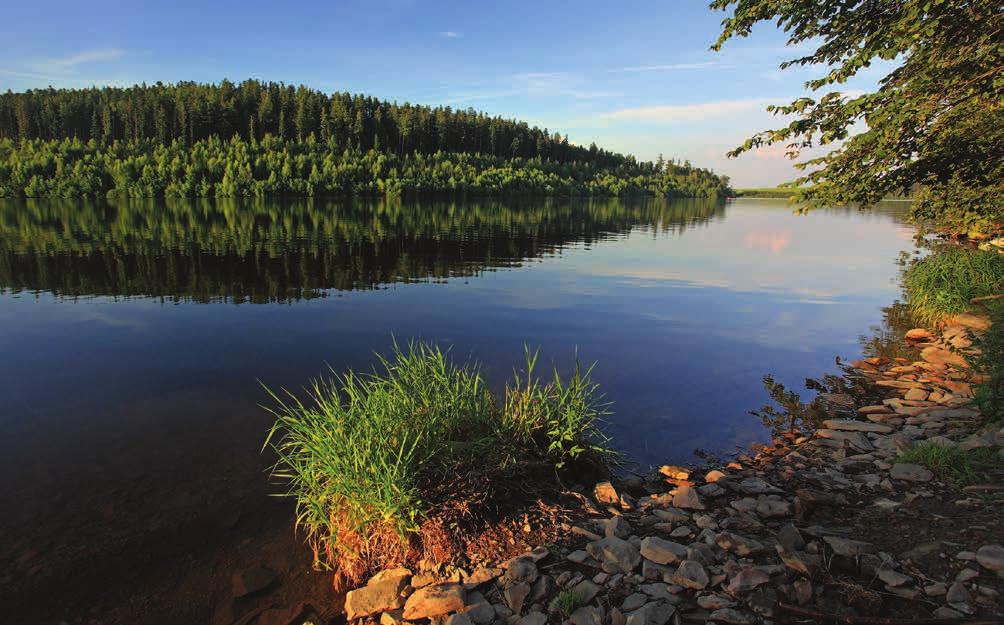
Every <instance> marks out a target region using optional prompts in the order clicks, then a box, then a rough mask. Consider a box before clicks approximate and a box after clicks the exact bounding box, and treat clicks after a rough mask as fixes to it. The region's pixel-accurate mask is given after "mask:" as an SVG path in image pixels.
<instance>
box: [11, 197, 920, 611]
mask: <svg viewBox="0 0 1004 625" xmlns="http://www.w3.org/2000/svg"><path fill="white" fill-rule="evenodd" d="M913 236H914V230H913V228H912V227H911V226H910V225H909V224H907V223H906V222H905V219H904V214H903V208H902V205H901V204H888V205H882V206H880V207H878V208H877V209H875V210H872V211H869V212H859V211H857V210H854V209H831V210H819V211H814V212H812V213H810V214H808V215H804V216H799V215H794V214H792V209H791V207H790V206H789V205H788V204H787V203H786V202H784V201H781V200H759V199H757V200H752V199H751V200H736V201H731V202H728V203H722V202H716V201H710V200H690V201H661V200H660V201H657V200H647V201H637V202H627V201H614V200H603V201H599V200H593V201H589V200H582V201H567V200H565V201H558V200H555V201H551V200H540V201H531V200H523V201H495V200H489V201H465V202H460V201H457V202H432V201H429V202H424V201H423V202H417V201H408V200H402V201H396V200H387V201H359V202H354V203H339V202H334V201H322V200H314V201H247V202H237V201H231V200H219V201H187V200H174V201H166V202H165V201H153V200H128V201H127V200H117V201H114V202H110V201H109V202H104V201H102V202H80V201H56V200H53V201H31V200H28V201H23V200H18V201H15V200H0V350H2V353H3V361H2V365H0V392H2V397H3V403H2V409H0V432H2V434H3V436H2V437H0V468H2V473H0V475H2V477H0V508H2V509H3V510H5V514H4V515H3V516H4V518H3V520H2V521H0V538H3V540H0V544H3V545H4V546H3V547H0V563H3V564H4V565H5V566H4V567H3V568H4V569H5V570H8V571H16V572H17V574H16V575H15V573H8V574H6V576H7V581H12V580H13V579H14V578H15V577H16V578H17V579H18V580H21V578H22V577H24V578H25V579H27V580H28V581H27V582H23V583H25V584H28V586H25V587H21V588H20V589H19V592H20V596H21V597H22V598H24V597H32V596H34V595H32V594H31V592H32V591H31V584H33V583H34V584H36V586H38V587H39V588H41V587H42V586H43V582H44V581H45V580H49V581H50V582H51V580H53V579H61V578H77V579H79V577H80V576H81V574H84V575H85V576H86V575H88V574H93V575H100V576H105V577H104V579H110V580H114V579H115V577H114V575H112V574H110V573H108V571H109V570H110V569H112V568H115V567H118V568H122V567H123V566H124V565H123V563H124V562H128V563H134V562H136V561H137V560H138V561H140V562H142V563H144V564H143V567H146V568H144V570H146V569H148V568H149V567H150V566H155V565H164V566H168V564H165V563H164V560H170V561H172V562H174V560H172V559H175V560H176V561H177V562H189V563H190V557H193V556H189V555H186V554H189V553H190V552H193V551H198V549H200V548H208V547H205V544H206V541H205V540H203V539H202V538H200V537H199V531H200V529H199V528H204V527H206V526H210V525H211V526H213V527H217V526H225V527H229V526H230V521H229V519H231V518H233V519H245V520H243V521H241V523H242V524H243V525H251V526H252V527H253V526H254V523H255V521H250V522H249V521H247V519H249V518H250V519H254V518H255V515H256V514H257V513H258V512H259V511H261V510H264V509H266V508H267V504H263V503H262V501H263V500H264V499H265V495H266V494H267V493H268V492H270V491H272V492H274V491H275V489H274V487H272V488H270V487H269V486H268V484H267V479H266V478H267V476H266V474H265V469H266V467H267V464H268V458H267V457H266V456H263V455H262V454H261V453H260V452H261V444H262V441H263V437H264V434H265V430H266V428H267V427H268V425H269V423H270V421H269V418H268V415H267V413H266V412H265V410H264V409H263V408H262V407H261V406H260V405H259V404H267V403H268V401H267V398H266V395H265V392H264V391H263V389H262V385H266V386H268V387H270V388H278V387H287V388H290V389H294V390H295V389H297V388H299V387H300V386H301V385H302V384H304V383H306V382H307V381H308V380H309V379H310V378H311V377H313V376H317V375H321V374H323V373H324V372H326V371H327V370H328V368H329V367H330V368H331V369H333V370H335V371H343V370H345V369H347V368H354V369H368V368H370V367H371V366H372V364H373V363H374V360H375V357H374V352H386V351H387V350H388V348H389V346H390V345H391V343H392V341H393V340H395V338H396V339H397V340H399V341H406V340H410V339H422V340H427V341H433V342H436V343H439V344H442V345H448V346H452V349H453V354H454V356H455V357H456V358H458V359H466V358H474V359H477V360H479V361H481V362H482V363H484V365H485V368H486V373H487V376H488V378H489V379H490V380H491V381H492V383H493V384H494V385H495V386H496V388H501V386H502V384H503V383H504V381H505V379H506V378H507V377H508V376H509V375H510V374H511V372H512V369H513V367H514V366H518V365H520V364H521V359H522V352H523V347H524V345H530V346H533V347H537V346H539V347H540V348H541V357H542V359H543V361H544V362H548V363H553V364H554V365H555V366H556V367H558V368H559V369H560V370H562V371H568V370H569V369H570V368H571V367H573V366H574V363H575V360H576V358H578V359H579V360H580V361H581V362H582V363H584V364H589V363H593V362H595V363H596V366H595V369H594V370H593V376H594V379H595V380H596V381H597V382H598V383H599V384H600V388H601V390H602V392H603V393H605V396H606V399H607V400H609V401H611V402H612V404H613V406H612V409H613V412H614V414H612V415H611V416H610V418H609V422H608V424H607V431H608V433H609V434H610V435H611V437H612V439H613V443H614V445H615V446H616V447H617V448H619V449H621V450H622V451H624V452H625V453H626V454H627V457H628V458H630V459H631V460H632V461H633V462H635V463H636V464H637V465H639V466H640V467H645V466H648V465H652V464H659V463H663V462H687V461H690V460H692V459H693V456H692V452H693V451H694V450H695V449H701V450H706V451H710V452H714V453H717V454H727V453H729V452H732V451H734V450H736V449H737V448H742V447H745V446H746V445H748V444H749V443H751V442H755V441H765V440H767V438H768V434H767V432H766V431H765V430H764V428H763V427H762V425H761V424H760V422H759V421H758V420H757V419H755V418H754V417H752V416H750V415H749V414H748V412H749V410H751V409H755V408H758V407H759V406H761V405H762V404H763V403H764V402H765V400H766V394H765V392H764V390H763V386H762V383H761V380H762V378H763V376H764V375H765V374H768V373H769V374H773V375H774V376H775V378H777V379H778V380H780V381H782V382H784V383H785V384H786V385H788V386H790V387H794V388H799V389H800V388H802V382H803V381H804V379H805V378H806V377H817V376H821V375H823V374H825V373H832V372H836V371H837V367H836V364H835V361H834V358H835V357H837V356H840V357H843V358H853V357H857V356H859V355H861V354H862V353H863V352H864V351H865V346H866V343H867V340H868V337H869V336H871V335H872V334H873V333H876V332H881V328H882V323H883V320H884V312H883V310H884V309H885V308H887V307H888V306H890V305H891V304H892V303H893V302H894V301H895V300H896V299H897V297H898V296H899V286H898V272H899V269H900V266H899V264H898V263H897V260H898V259H899V257H900V255H901V254H902V253H904V252H907V253H912V252H913V251H914V249H915V246H914V242H913ZM268 505H271V504H268ZM283 505H286V504H283ZM268 509H270V508H268ZM282 510H283V512H282V514H288V508H282ZM263 514H264V513H263ZM267 514H273V513H272V512H269V513H267ZM275 514H279V513H277V512H276V513H275ZM275 518H278V517H275ZM282 518H283V519H286V520H287V521H288V518H287V517H286V516H283V517H282ZM234 523H235V524H236V523H237V521H234ZM286 526H287V528H288V523H287V524H286ZM267 527H271V526H270V525H268V524H267V523H266V524H264V525H260V526H258V529H259V530H260V529H262V528H267ZM252 531H253V530H252ZM235 544H237V545H238V546H236V547H234V549H239V548H244V549H247V541H245V542H243V543H235ZM200 545H202V547H200ZM239 545H244V547H239ZM235 553H237V552H236V551H235ZM26 554H28V555H26ZM227 557H230V556H227ZM235 557H236V556H235ZM186 558H189V559H186ZM151 562H153V563H154V564H151ZM130 566H131V565H130ZM187 566H189V565H188V564H186V565H185V567H187ZM143 567H133V568H130V569H129V572H128V574H123V575H124V577H128V578H129V579H132V578H134V577H136V575H138V573H136V570H138V568H143ZM185 567H180V568H179V567H178V566H176V567H175V569H171V570H172V571H173V573H172V575H174V576H175V577H176V578H177V580H182V581H177V584H181V585H184V583H185V582H184V581H183V580H184V579H187V577H186V575H187V574H186V573H185V570H184V568H185ZM26 572H27V573H26ZM28 573H30V575H29V574H28ZM151 575H153V573H151ZM157 575H158V576H159V577H158V579H159V578H160V577H165V576H166V575H167V574H166V573H163V572H161V573H159V574H157ZM32 579H34V580H36V581H35V582H32V581H31V580H32ZM3 581H4V580H0V586H2V585H4V584H3V583H2V582H3ZM19 583H22V582H19ZM39 592H41V591H39ZM94 593H95V590H94V588H92V587H86V588H85V587H81V589H80V595H79V599H80V601H84V600H86V599H87V597H90V596H92V595H93V594H94ZM67 595H68V598H65V599H63V600H65V601H69V602H72V601H73V589H72V588H69V589H67ZM116 597H117V598H116ZM120 600H121V597H119V596H117V595H111V596H110V598H108V599H107V601H108V603H109V606H107V607H108V609H109V610H111V609H112V608H111V607H110V606H111V605H112V604H115V602H116V601H120ZM95 609H97V608H95ZM99 611H100V610H99Z"/></svg>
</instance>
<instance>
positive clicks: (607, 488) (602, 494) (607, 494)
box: [593, 482, 621, 506]
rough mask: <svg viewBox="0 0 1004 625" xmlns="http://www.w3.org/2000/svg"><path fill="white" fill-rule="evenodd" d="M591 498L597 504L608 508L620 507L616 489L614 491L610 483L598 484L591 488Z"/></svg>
mask: <svg viewBox="0 0 1004 625" xmlns="http://www.w3.org/2000/svg"><path fill="white" fill-rule="evenodd" d="M593 497H594V498H596V501H597V502H599V503H601V504H604V505H608V506H617V505H620V502H621V498H620V495H618V494H617V489H615V488H614V485H613V484H611V483H610V482H600V483H598V484H597V485H596V487H595V488H593Z"/></svg>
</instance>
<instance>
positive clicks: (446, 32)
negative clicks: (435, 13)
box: [439, 30, 463, 39]
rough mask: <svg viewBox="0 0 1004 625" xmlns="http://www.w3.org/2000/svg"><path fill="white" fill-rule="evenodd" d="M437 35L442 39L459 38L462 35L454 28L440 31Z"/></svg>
mask: <svg viewBox="0 0 1004 625" xmlns="http://www.w3.org/2000/svg"><path fill="white" fill-rule="evenodd" d="M439 36H440V37H442V38H443V39H460V38H461V37H463V35H461V34H460V33H458V32H457V31H455V30H444V31H440V33H439Z"/></svg>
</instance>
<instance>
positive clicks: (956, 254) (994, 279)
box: [903, 247, 1004, 325]
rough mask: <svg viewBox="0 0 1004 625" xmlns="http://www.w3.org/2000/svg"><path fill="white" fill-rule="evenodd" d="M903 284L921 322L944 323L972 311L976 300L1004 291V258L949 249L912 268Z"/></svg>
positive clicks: (991, 254)
mask: <svg viewBox="0 0 1004 625" xmlns="http://www.w3.org/2000/svg"><path fill="white" fill-rule="evenodd" d="M903 284H904V286H905V288H906V296H907V302H908V303H909V305H910V308H911V310H912V312H913V314H914V316H915V317H916V319H917V320H918V321H919V322H921V323H927V324H932V325H935V324H939V323H943V322H944V321H946V320H947V319H949V318H951V317H952V316H954V315H958V314H961V313H964V312H966V311H967V310H969V309H970V308H971V306H970V303H969V300H971V299H972V298H974V297H980V296H984V295H992V294H994V293H1000V292H1001V290H1002V289H1004V256H1002V255H1000V254H997V253H995V252H983V251H979V250H970V249H963V248H958V247H949V248H945V249H942V250H939V251H936V252H935V253H933V254H931V255H930V256H927V257H924V258H922V259H920V260H917V261H915V262H914V263H913V264H912V265H910V266H909V267H908V268H907V269H906V273H905V275H904V278H903Z"/></svg>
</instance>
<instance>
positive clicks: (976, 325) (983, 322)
mask: <svg viewBox="0 0 1004 625" xmlns="http://www.w3.org/2000/svg"><path fill="white" fill-rule="evenodd" d="M997 240H998V239H994V241H997ZM995 245H997V246H998V247H999V246H1000V245H999V244H995ZM952 323H954V324H956V325H960V326H963V327H966V328H969V329H970V330H975V331H977V332H985V331H986V330H989V329H990V326H991V325H992V322H991V321H990V317H988V316H987V315H980V314H976V313H962V314H961V315H956V316H955V317H954V318H953V319H952Z"/></svg>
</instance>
